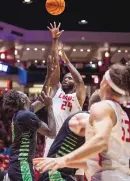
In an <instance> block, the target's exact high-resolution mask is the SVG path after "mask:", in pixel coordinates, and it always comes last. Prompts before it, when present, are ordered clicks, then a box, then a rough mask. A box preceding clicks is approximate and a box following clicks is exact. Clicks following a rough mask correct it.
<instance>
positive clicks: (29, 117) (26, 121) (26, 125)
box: [17, 111, 42, 132]
mask: <svg viewBox="0 0 130 181" xmlns="http://www.w3.org/2000/svg"><path fill="white" fill-rule="evenodd" d="M17 123H18V127H19V128H20V129H21V131H23V132H26V131H34V132H35V131H37V130H38V129H39V128H40V127H41V125H42V121H41V120H40V119H39V118H38V117H37V116H36V115H35V114H34V113H32V112H30V111H23V112H22V113H20V115H19V116H18V119H17Z"/></svg>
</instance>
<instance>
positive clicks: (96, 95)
mask: <svg viewBox="0 0 130 181" xmlns="http://www.w3.org/2000/svg"><path fill="white" fill-rule="evenodd" d="M100 101H101V98H100V95H99V89H97V90H96V91H95V92H94V93H93V94H92V95H91V97H90V99H89V105H88V108H89V109H90V107H91V105H92V104H94V103H96V102H100Z"/></svg>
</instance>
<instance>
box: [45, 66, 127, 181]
mask: <svg viewBox="0 0 130 181" xmlns="http://www.w3.org/2000/svg"><path fill="white" fill-rule="evenodd" d="M129 93H130V65H129V64H126V66H125V65H121V64H115V65H112V66H111V67H110V68H109V70H108V71H107V72H106V73H105V75H104V77H103V80H102V82H101V85H100V97H101V99H102V101H101V102H99V103H96V104H94V105H92V107H91V109H90V119H89V124H88V125H86V131H87V132H86V143H85V144H84V145H83V146H81V147H80V148H78V149H77V150H75V151H73V152H72V153H70V154H68V155H66V156H64V157H60V158H56V159H55V160H51V159H50V160H45V161H44V171H46V170H48V169H52V171H53V173H54V172H55V171H56V170H57V169H58V168H63V167H77V168H78V167H80V166H81V163H82V162H83V161H85V160H86V161H87V164H88V172H89V173H90V175H91V181H109V180H112V181H129V180H130V118H129V117H128V115H127V113H126V112H125V111H124V110H123V109H122V108H121V106H120V101H121V100H122V98H123V97H127V96H128V95H129ZM97 156H98V159H97Z"/></svg>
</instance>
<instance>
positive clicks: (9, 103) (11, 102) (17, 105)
mask: <svg viewBox="0 0 130 181" xmlns="http://www.w3.org/2000/svg"><path fill="white" fill-rule="evenodd" d="M23 108H24V103H23V102H22V101H21V97H20V94H19V93H18V92H17V91H16V90H13V89H12V90H10V91H8V92H7V93H6V94H5V95H4V97H3V109H4V112H6V113H7V114H9V116H10V115H11V116H13V114H14V113H16V112H17V111H19V110H21V109H23Z"/></svg>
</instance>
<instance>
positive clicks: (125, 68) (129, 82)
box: [109, 62, 130, 94]
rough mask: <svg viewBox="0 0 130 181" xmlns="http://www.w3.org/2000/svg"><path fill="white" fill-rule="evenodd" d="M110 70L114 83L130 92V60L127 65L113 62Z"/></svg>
mask: <svg viewBox="0 0 130 181" xmlns="http://www.w3.org/2000/svg"><path fill="white" fill-rule="evenodd" d="M109 71H110V77H111V79H112V81H113V82H114V84H115V85H117V86H118V87H119V88H121V89H123V90H124V91H126V92H128V94H130V63H129V62H128V63H127V64H126V65H122V64H120V63H116V64H113V65H112V66H111V67H110V69H109Z"/></svg>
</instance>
